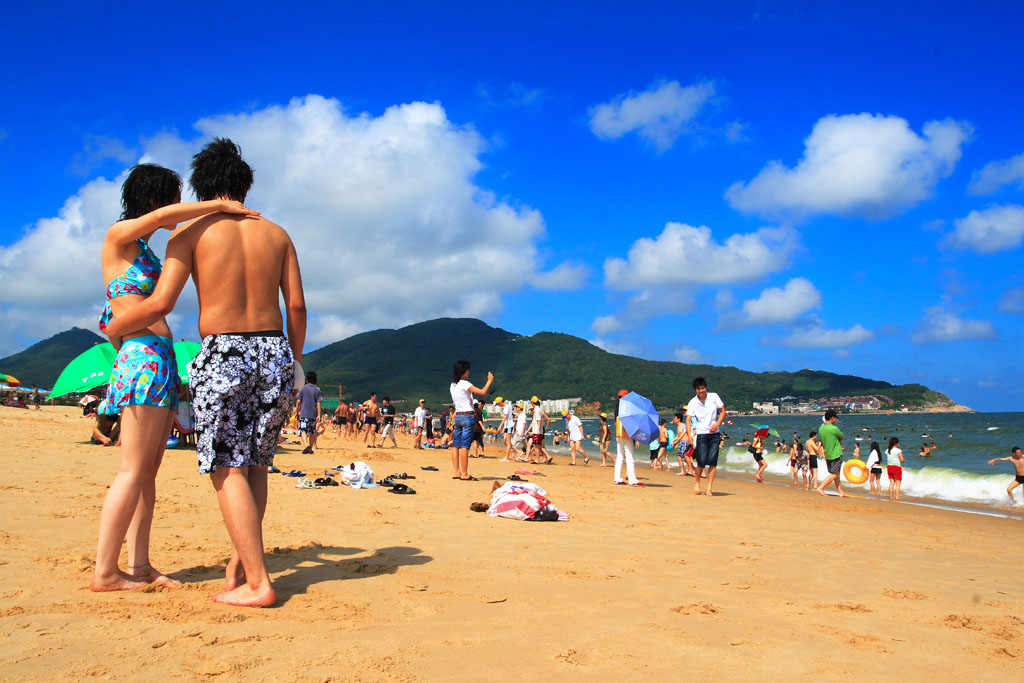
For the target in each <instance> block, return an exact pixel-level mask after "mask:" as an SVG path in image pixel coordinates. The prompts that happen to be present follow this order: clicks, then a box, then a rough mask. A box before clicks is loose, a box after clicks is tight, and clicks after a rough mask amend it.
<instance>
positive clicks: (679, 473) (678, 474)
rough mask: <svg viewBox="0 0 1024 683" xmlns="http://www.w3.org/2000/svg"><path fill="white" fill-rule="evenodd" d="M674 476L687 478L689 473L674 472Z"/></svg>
mask: <svg viewBox="0 0 1024 683" xmlns="http://www.w3.org/2000/svg"><path fill="white" fill-rule="evenodd" d="M676 476H677V477H687V476H689V473H687V472H676Z"/></svg>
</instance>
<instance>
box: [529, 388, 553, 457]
mask: <svg viewBox="0 0 1024 683" xmlns="http://www.w3.org/2000/svg"><path fill="white" fill-rule="evenodd" d="M530 403H531V404H532V405H533V420H532V421H531V422H530V442H529V445H528V446H527V447H526V459H527V460H528V461H529V462H535V463H536V464H538V465H539V464H541V460H540V456H539V455H538V456H534V454H533V453H534V451H535V450H537V449H540V452H541V453H543V454H544V461H543V463H544V464H548V463H550V462H551V461H552V460H554V458H552V457H551V456H550V455H549V454H548V449H546V448H545V447H544V434H545V432H547V429H548V422H550V421H551V420H550V418H549V417H548V416H547V414H546V413H545V412H544V410H543V409H542V408H541V407H540V399H539V398H537V397H536V396H531V397H530ZM534 457H536V458H537V459H536V460H534Z"/></svg>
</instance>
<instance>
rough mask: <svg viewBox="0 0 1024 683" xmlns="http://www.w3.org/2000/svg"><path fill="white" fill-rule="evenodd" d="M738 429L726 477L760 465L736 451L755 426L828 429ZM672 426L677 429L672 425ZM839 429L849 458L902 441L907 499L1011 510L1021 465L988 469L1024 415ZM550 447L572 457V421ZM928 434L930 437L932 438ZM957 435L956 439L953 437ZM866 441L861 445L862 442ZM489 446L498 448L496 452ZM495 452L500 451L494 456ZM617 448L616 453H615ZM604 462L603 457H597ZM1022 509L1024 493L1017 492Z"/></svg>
mask: <svg viewBox="0 0 1024 683" xmlns="http://www.w3.org/2000/svg"><path fill="white" fill-rule="evenodd" d="M728 419H730V420H732V421H733V422H734V424H732V425H729V424H726V425H724V426H723V431H724V432H725V433H726V434H727V435H728V437H729V438H728V440H727V442H726V443H727V444H728V445H727V447H726V448H724V449H723V450H722V452H721V454H720V456H719V469H720V471H722V472H723V473H731V474H735V475H742V474H753V473H754V472H755V471H756V470H757V467H756V466H755V464H754V459H753V457H752V456H751V455H750V453H749V452H747V449H746V447H745V446H736V445H735V444H736V443H737V442H739V441H742V440H743V438H744V435H751V436H752V435H753V433H754V427H751V426H750V425H751V424H754V423H759V424H767V425H769V426H771V427H773V428H774V429H775V430H776V431H777V432H778V433H779V434H780V436H781V437H782V438H783V439H785V440H786V441H787V442H791V441H792V439H793V433H794V432H796V433H798V434H799V435H800V439H801V440H806V439H807V435H808V433H809V432H810V431H811V430H812V429H817V428H818V426H819V425H820V424H821V416H820V415H795V416H794V415H786V416H781V417H770V418H768V419H759V418H756V417H749V418H748V417H738V416H730V417H729V418H728ZM670 424H671V423H670ZM598 425H599V421H598V420H589V419H588V420H583V427H584V430H585V432H586V434H587V438H586V439H585V440H584V442H583V446H584V451H585V452H586V453H587V454H588V455H589V456H590V457H591V458H593V457H594V456H595V455H597V454H598V448H597V446H596V445H595V444H594V443H593V442H592V439H596V436H597V432H598ZM839 428H840V429H841V430H842V431H843V435H844V437H845V438H844V441H843V445H844V447H845V450H844V451H843V459H844V460H848V459H850V458H852V457H853V450H854V445H855V444H860V447H861V459H863V460H866V459H867V456H868V453H869V449H870V445H871V442H872V441H877V442H878V444H879V446H881V450H882V453H883V457H884V453H885V448H886V445H887V443H888V440H889V437H890V436H895V437H897V438H899V440H900V447H901V448H902V449H903V456H904V458H906V463H904V466H903V487H902V493H903V496H907V497H913V498H919V499H922V500H923V501H926V502H927V501H934V502H936V503H946V504H956V503H971V504H980V505H985V506H992V507H997V508H1005V507H1007V506H1008V505H1009V499H1008V498H1007V496H1006V487H1007V486H1008V485H1009V483H1010V481H1011V480H1012V478H1013V467H1012V465H1011V464H1010V463H1008V462H999V463H996V464H995V465H991V466H990V465H988V464H987V463H988V461H989V460H991V459H992V458H1004V457H1006V456H1008V455H1010V448H1011V447H1012V446H1021V447H1022V448H1024V413H932V414H910V413H893V414H891V415H862V414H851V415H842V416H840V422H839ZM549 429H550V431H549V434H548V438H547V440H546V444H547V447H548V450H549V451H550V452H551V453H552V454H553V455H560V456H562V455H565V454H567V453H568V452H569V449H568V447H567V446H562V445H559V446H552V445H551V431H563V432H564V431H565V423H564V422H563V421H561V420H553V421H552V422H551V426H550V428H549ZM923 435H930V437H931V438H927V437H925V436H923ZM950 435H952V436H950ZM858 438H860V439H861V440H860V441H858V440H857V439H858ZM775 440H776V439H775V437H770V438H769V439H768V444H767V446H768V447H769V451H768V453H766V454H765V459H766V460H767V461H768V470H767V474H768V475H770V477H769V478H770V479H771V480H774V481H777V482H782V481H791V480H792V478H791V475H790V473H789V468H788V467H787V465H786V463H787V462H788V454H787V453H775V452H774V443H775ZM933 440H934V441H935V445H936V446H937V448H936V449H935V450H933V451H932V454H931V456H929V457H927V458H921V457H918V452H919V449H920V446H921V444H922V443H928V444H931V442H932V441H933ZM489 448H491V449H493V448H494V446H490V447H489ZM492 453H493V451H492ZM614 453H615V450H614V443H613V446H612V454H613V455H614ZM669 455H670V457H669V462H670V463H672V464H675V462H676V458H675V453H669ZM597 457H598V458H599V457H600V456H599V455H598V456H597ZM647 462H648V458H647V454H646V452H644V449H642V448H641V449H639V450H638V452H637V463H638V466H641V467H646V463H647ZM818 472H819V475H818V476H819V479H824V478H825V470H824V463H823V462H822V463H821V464H820V465H819V470H818ZM882 485H883V486H884V487H886V488H887V487H888V485H889V481H888V478H887V477H886V476H885V474H884V473H883V475H882ZM843 486H844V488H852V489H854V490H863V491H864V492H865V493H868V492H870V489H869V487H868V484H867V483H864V484H861V485H854V484H850V483H849V482H847V481H846V479H845V477H844V479H843ZM1015 494H1016V495H1017V501H1018V503H1019V502H1020V501H1021V494H1020V491H1019V489H1018V491H1015Z"/></svg>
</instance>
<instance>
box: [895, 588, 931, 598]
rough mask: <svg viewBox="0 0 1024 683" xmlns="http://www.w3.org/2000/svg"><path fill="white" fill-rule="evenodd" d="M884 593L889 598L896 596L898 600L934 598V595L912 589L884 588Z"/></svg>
mask: <svg viewBox="0 0 1024 683" xmlns="http://www.w3.org/2000/svg"><path fill="white" fill-rule="evenodd" d="M882 595H884V596H885V597H887V598H896V599H898V600H933V599H934V598H932V596H930V595H925V594H924V593H918V592H917V591H912V590H902V591H898V590H893V589H892V588H883V589H882Z"/></svg>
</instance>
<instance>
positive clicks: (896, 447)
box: [885, 436, 905, 503]
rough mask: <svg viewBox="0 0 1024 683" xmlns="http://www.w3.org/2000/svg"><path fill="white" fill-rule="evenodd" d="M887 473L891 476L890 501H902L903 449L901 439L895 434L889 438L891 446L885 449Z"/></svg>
mask: <svg viewBox="0 0 1024 683" xmlns="http://www.w3.org/2000/svg"><path fill="white" fill-rule="evenodd" d="M885 458H886V461H885V462H886V468H885V473H886V474H887V475H888V476H889V502H890V503H898V502H900V486H901V485H902V484H903V463H904V461H905V459H904V457H903V451H902V450H900V440H899V439H897V438H896V437H895V436H894V437H892V438H890V439H889V448H888V449H887V450H886V451H885Z"/></svg>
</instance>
